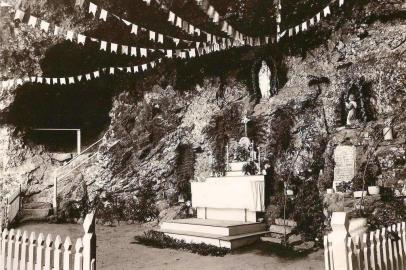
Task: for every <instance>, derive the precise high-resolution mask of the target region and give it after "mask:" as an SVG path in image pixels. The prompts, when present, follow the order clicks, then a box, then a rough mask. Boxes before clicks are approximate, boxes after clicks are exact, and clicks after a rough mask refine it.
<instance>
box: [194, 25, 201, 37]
mask: <svg viewBox="0 0 406 270" xmlns="http://www.w3.org/2000/svg"><path fill="white" fill-rule="evenodd" d="M195 33H196V35H198V36H199V37H200V29H199V28H196V27H195Z"/></svg>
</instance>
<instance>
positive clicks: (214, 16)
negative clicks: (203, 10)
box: [213, 11, 220, 23]
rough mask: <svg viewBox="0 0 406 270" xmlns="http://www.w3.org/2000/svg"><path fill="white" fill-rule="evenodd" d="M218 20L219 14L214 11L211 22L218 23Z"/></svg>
mask: <svg viewBox="0 0 406 270" xmlns="http://www.w3.org/2000/svg"><path fill="white" fill-rule="evenodd" d="M219 21H220V14H219V13H218V12H217V11H216V12H214V15H213V22H214V23H218V22H219Z"/></svg>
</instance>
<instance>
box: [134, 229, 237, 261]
mask: <svg viewBox="0 0 406 270" xmlns="http://www.w3.org/2000/svg"><path fill="white" fill-rule="evenodd" d="M135 239H136V240H137V242H138V243H140V244H143V245H146V246H151V247H156V248H172V249H177V250H185V251H189V252H191V253H195V254H199V255H203V256H208V255H210V256H217V257H223V256H225V255H226V254H228V253H230V249H228V248H220V247H216V246H213V245H207V244H204V243H201V244H195V243H186V242H185V241H183V240H177V239H173V238H171V237H169V236H167V235H165V234H164V233H162V232H157V231H154V230H149V231H147V232H144V234H143V235H140V236H136V237H135Z"/></svg>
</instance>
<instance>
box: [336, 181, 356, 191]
mask: <svg viewBox="0 0 406 270" xmlns="http://www.w3.org/2000/svg"><path fill="white" fill-rule="evenodd" d="M336 190H337V191H338V192H342V193H346V192H349V191H351V190H352V183H351V182H347V181H343V182H341V183H339V184H338V185H337V186H336Z"/></svg>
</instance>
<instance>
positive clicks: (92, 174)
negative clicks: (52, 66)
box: [0, 1, 406, 219]
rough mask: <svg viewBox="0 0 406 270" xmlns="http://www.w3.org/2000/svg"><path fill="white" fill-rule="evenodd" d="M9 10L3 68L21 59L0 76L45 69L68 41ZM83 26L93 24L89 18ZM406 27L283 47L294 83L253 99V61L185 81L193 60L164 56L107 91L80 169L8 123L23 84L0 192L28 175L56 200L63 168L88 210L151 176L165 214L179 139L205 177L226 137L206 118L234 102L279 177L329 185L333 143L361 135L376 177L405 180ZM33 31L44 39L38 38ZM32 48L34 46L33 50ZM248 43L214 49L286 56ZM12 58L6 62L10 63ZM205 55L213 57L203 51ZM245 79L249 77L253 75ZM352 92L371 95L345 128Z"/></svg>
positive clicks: (64, 196)
mask: <svg viewBox="0 0 406 270" xmlns="http://www.w3.org/2000/svg"><path fill="white" fill-rule="evenodd" d="M388 2H389V1H388ZM368 8H369V6H367V7H366V9H368ZM56 12H57V13H59V12H62V11H60V10H58V11H56ZM75 12H77V11H75ZM381 12H382V13H384V12H385V11H381ZM375 15H376V14H372V15H370V16H371V17H373V16H375ZM378 15H379V14H378ZM6 18H7V13H5V12H2V17H1V19H2V20H3V21H4V22H5V25H8V26H9V27H10V29H13V30H12V31H5V32H2V36H1V38H2V41H4V43H3V42H2V45H0V46H1V48H0V49H3V48H5V47H6V46H8V45H10V44H15V46H10V47H9V48H8V49H7V51H5V52H6V53H4V54H2V55H1V56H0V61H1V62H0V66H1V67H8V66H10V67H12V68H3V69H1V70H0V78H1V79H7V78H13V77H18V76H23V75H25V73H24V72H27V73H31V72H32V73H37V74H38V72H40V71H41V68H40V64H39V63H41V60H40V59H39V58H40V56H38V55H44V54H45V53H46V51H47V48H53V47H54V46H55V44H57V43H58V42H59V41H58V40H54V39H52V40H49V39H46V38H45V37H43V36H41V35H39V34H38V33H33V32H31V31H30V30H29V29H27V28H25V27H24V26H22V25H21V26H17V25H15V23H14V22H12V21H11V20H9V19H6ZM79 18H81V19H83V17H80V16H79ZM66 21H67V22H69V21H71V18H66ZM75 23H77V22H73V24H74V25H76V24H75ZM75 27H77V28H79V29H81V30H86V29H90V28H91V27H90V26H89V24H87V25H81V24H80V23H77V26H75ZM27 33H29V36H27V37H26V36H25V35H26V34H27ZM405 33H406V26H405V25H404V24H402V23H401V22H399V21H397V20H396V19H393V21H392V22H390V23H389V22H386V23H383V22H380V21H376V22H372V23H369V24H368V25H360V24H354V25H353V24H351V22H348V23H346V24H344V25H341V26H340V27H339V28H338V29H337V31H336V32H334V33H333V34H332V35H331V37H330V38H329V39H328V40H326V41H325V43H324V44H320V45H319V46H316V48H314V49H312V50H310V51H308V52H307V54H306V56H304V57H299V56H296V55H284V57H283V60H282V64H280V66H279V67H278V68H280V70H281V71H280V72H281V74H282V73H283V70H282V69H284V70H286V74H284V75H286V78H285V79H286V80H285V81H286V83H282V81H283V80H282V79H281V83H280V85H279V87H280V89H279V92H278V94H277V95H275V96H273V97H271V98H270V99H269V100H268V101H261V102H260V103H257V102H255V100H256V97H257V95H258V93H253V92H252V90H251V84H250V82H249V80H248V82H247V81H246V80H245V79H241V76H240V74H239V73H241V72H242V71H247V70H250V66H248V68H247V69H244V68H240V67H235V66H231V67H229V68H227V69H226V70H224V72H220V73H222V74H215V75H213V73H210V70H209V69H208V68H207V69H205V68H201V69H200V70H198V71H196V70H193V71H191V72H196V74H195V73H191V74H192V75H190V76H194V74H195V75H196V76H199V78H200V77H201V78H202V79H201V80H200V81H192V82H191V83H190V84H189V85H188V86H187V87H186V88H187V89H184V88H185V87H184V86H183V85H182V86H181V84H180V83H177V82H178V79H179V78H177V76H180V75H181V74H182V73H181V72H178V71H176V72H175V71H172V70H169V69H175V70H176V68H179V69H187V68H188V67H189V66H188V65H186V66H183V64H179V63H175V64H165V65H164V66H163V68H161V69H158V70H157V71H156V72H155V73H153V75H147V76H145V78H144V80H142V79H140V80H136V81H137V82H136V83H128V84H125V85H124V84H117V87H116V86H113V87H112V88H111V89H110V90H112V93H114V94H112V95H113V98H112V100H111V109H110V111H109V115H108V118H109V123H108V125H107V126H106V127H105V128H104V131H103V132H102V133H100V134H99V135H98V138H102V140H101V143H100V144H98V145H97V147H95V148H92V151H90V152H92V153H94V156H91V157H90V156H88V157H89V158H90V159H89V160H88V161H86V162H84V164H83V165H81V166H79V167H78V168H77V169H75V170H73V171H72V172H70V171H69V170H68V169H64V168H63V167H62V166H63V164H64V163H65V162H67V161H68V160H69V159H70V156H69V154H68V155H67V154H66V153H62V152H61V153H55V152H52V151H49V149H47V147H44V146H42V145H38V144H35V143H33V142H31V141H29V140H26V137H25V133H26V132H27V127H20V126H18V124H16V123H11V122H10V121H8V119H9V118H10V115H11V114H12V107H13V104H14V101H15V98H16V95H17V93H18V91H19V90H20V89H18V88H16V89H10V90H8V91H2V92H0V119H1V120H2V124H1V126H0V149H1V150H2V153H3V154H2V156H1V157H2V160H0V168H1V170H2V173H1V182H0V199H1V198H2V197H4V196H5V195H7V194H8V193H9V192H11V191H12V190H13V189H14V188H16V187H17V186H18V185H20V184H21V185H22V187H23V191H24V192H25V195H26V199H27V201H36V202H37V201H39V202H51V201H52V190H53V179H54V176H55V172H58V174H60V175H62V174H64V173H69V174H68V176H67V177H66V178H64V179H62V180H61V181H60V182H59V183H58V185H59V193H58V200H59V202H60V206H61V210H62V211H61V212H62V213H63V215H65V216H74V215H77V214H78V213H79V214H83V213H80V212H81V211H82V212H83V211H85V210H86V209H87V207H89V205H92V202H93V201H95V199H97V198H105V196H106V194H107V193H110V192H113V193H114V194H117V196H120V197H123V198H124V199H126V198H127V199H129V198H137V194H139V192H140V189H141V188H142V187H144V186H147V184H151V188H152V191H153V192H152V193H153V194H154V198H153V201H154V202H155V203H154V204H155V207H157V208H158V209H159V210H160V211H161V212H162V211H164V209H166V208H168V207H169V206H170V205H172V204H174V203H176V202H177V199H178V196H177V195H178V186H177V178H176V170H177V167H176V166H177V165H176V160H177V155H178V152H177V149H178V147H179V146H180V145H183V144H188V145H192V146H193V149H194V151H195V164H194V168H195V172H194V176H195V179H194V180H197V181H199V180H202V179H204V178H205V177H207V176H208V174H209V155H210V154H211V153H212V152H213V151H215V149H214V148H215V147H217V146H218V145H220V144H216V143H215V141H216V140H219V137H221V136H220V134H214V136H213V134H209V133H210V132H208V126H212V125H213V121H214V120H213V119H215V118H216V116H218V115H221V114H222V113H224V112H225V111H230V112H231V111H233V112H235V115H232V116H230V118H228V119H232V122H231V123H227V125H233V126H241V123H240V119H241V117H242V115H243V114H244V112H245V111H247V112H248V115H249V116H252V125H251V126H250V129H249V135H250V136H251V137H252V138H254V140H255V142H256V143H257V145H258V146H259V147H261V149H263V150H262V155H265V158H266V160H265V162H268V163H270V164H271V165H272V167H273V169H274V176H275V178H277V179H286V177H287V176H289V177H291V178H295V179H299V180H302V181H314V182H315V187H317V188H319V189H320V190H324V189H326V188H330V187H331V184H332V181H333V168H334V162H333V158H332V155H333V151H334V148H335V146H336V145H338V144H341V143H352V144H361V145H362V146H363V151H364V152H363V153H364V154H363V155H361V160H363V161H365V160H366V159H367V153H368V151H370V150H369V149H371V148H373V149H375V150H376V151H374V152H373V159H372V160H373V164H374V166H375V165H376V166H377V167H378V168H379V169H378V170H376V173H375V175H374V177H376V179H378V180H379V181H380V183H381V184H382V185H384V186H396V187H399V188H401V187H403V185H404V184H405V181H406V174H405V170H404V164H405V160H406V158H405V144H404V142H405V136H404V134H405V129H406V126H405V123H406V122H405V121H403V120H404V118H405V115H404V114H402V113H403V111H402V107H403V103H404V102H405V84H406V68H405V67H406V58H405V57H404V51H405V49H406V42H405V40H406V34H405ZM31 40H35V42H36V43H34V44H31V43H29V41H31ZM41 42H44V45H40V44H42V43H41ZM37 43H40V44H37ZM31 47H33V48H34V49H28V48H31ZM37 50H39V51H37ZM244 50H245V49H244ZM244 50H242V52H241V53H240V52H232V54H230V55H228V54H227V52H225V53H219V54H218V55H217V56H215V57H214V58H215V59H216V57H218V59H219V63H223V65H224V62H226V63H228V62H227V61H230V62H231V61H235V59H241V63H242V64H241V65H250V64H251V65H252V63H253V62H254V61H257V60H258V58H261V57H262V55H264V54H265V55H266V56H269V54H275V55H271V56H272V57H275V58H280V57H279V56H278V55H276V54H278V53H279V52H278V51H277V50H275V51H276V53H272V52H271V53H270V52H269V51H266V50H265V51H264V52H263V51H260V52H256V50H252V52H248V53H247V52H246V51H244ZM22 51H27V55H26V56H24V57H23V59H24V60H23V61H20V62H21V63H18V60H17V59H19V57H16V56H13V53H19V54H21V53H22ZM227 59H229V60H227ZM247 59H248V60H247ZM211 60H213V59H211ZM216 60H217V59H216ZM7 61H9V65H6V64H5V63H7ZM198 61H203V62H204V61H205V58H204V57H201V58H200V60H198ZM213 62H215V60H213ZM17 63H18V64H17ZM192 65H193V63H191V64H190V66H192ZM278 65H279V64H278ZM225 66H227V65H225ZM165 69H166V70H165ZM48 74H49V73H48ZM183 74H185V73H183ZM244 78H250V74H248V75H247V76H246V77H244ZM123 80H126V81H131V79H128V78H124V79H123ZM107 82H108V81H107ZM107 82H106V83H107ZM113 82H114V81H113ZM98 86H100V85H98ZM100 87H101V86H100ZM349 91H350V92H351V91H355V93H356V94H357V98H358V102H359V103H360V104H361V103H362V112H361V113H360V115H359V118H360V121H361V122H362V121H364V120H365V123H364V124H363V125H360V126H358V127H357V128H356V129H344V130H342V129H338V128H339V127H341V126H343V125H344V124H345V121H344V119H345V110H344V105H343V101H344V100H345V99H346V98H347V96H348V93H349ZM388 119H393V125H394V134H395V140H393V141H390V142H383V143H380V144H377V143H378V142H379V141H380V138H379V136H378V135H379V134H381V129H382V127H383V126H384V125H385V123H386V122H387V120H388ZM212 130H213V129H212ZM219 130H220V131H221V129H219ZM223 130H227V128H225V129H223ZM237 130H238V129H237ZM239 130H240V131H241V130H242V127H241V129H239ZM220 131H219V132H220ZM233 132H234V131H233ZM233 132H231V131H230V133H228V134H227V135H229V137H228V138H226V139H227V140H229V141H230V143H232V141H233V140H236V139H238V138H239V137H240V136H242V132H240V133H238V132H234V133H233ZM366 133H368V134H369V136H368V137H366V136H365V134H366ZM95 140H96V139H94V140H93V141H95ZM89 144H90V142H89ZM375 145H377V146H375ZM321 170H322V171H323V173H322V174H321V173H320V171H321ZM330 200H333V201H334V202H335V203H336V204H337V205H336V206H334V207H333V206H332V207H331V209H333V208H334V209H342V208H344V207H345V205H343V202H342V198H331V199H330ZM75 209H77V211H76V210H75ZM129 219H131V218H129Z"/></svg>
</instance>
